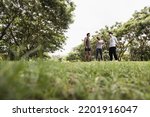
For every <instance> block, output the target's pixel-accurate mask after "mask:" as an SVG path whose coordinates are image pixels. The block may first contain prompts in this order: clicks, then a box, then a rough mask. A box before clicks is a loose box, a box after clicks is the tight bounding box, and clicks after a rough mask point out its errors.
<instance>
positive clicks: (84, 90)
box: [0, 60, 150, 99]
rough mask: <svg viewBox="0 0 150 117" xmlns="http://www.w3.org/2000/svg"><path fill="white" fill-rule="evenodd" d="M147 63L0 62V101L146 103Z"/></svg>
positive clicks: (149, 94) (149, 80)
mask: <svg viewBox="0 0 150 117" xmlns="http://www.w3.org/2000/svg"><path fill="white" fill-rule="evenodd" d="M149 68H150V62H101V63H99V62H73V63H70V62H61V63H60V62H56V61H40V60H39V61H18V62H9V61H3V62H0V99H150V71H149Z"/></svg>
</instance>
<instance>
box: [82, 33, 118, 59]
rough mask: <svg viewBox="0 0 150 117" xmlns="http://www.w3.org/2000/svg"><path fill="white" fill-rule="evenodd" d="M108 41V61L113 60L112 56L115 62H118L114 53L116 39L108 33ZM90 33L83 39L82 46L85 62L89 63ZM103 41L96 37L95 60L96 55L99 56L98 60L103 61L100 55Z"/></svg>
mask: <svg viewBox="0 0 150 117" xmlns="http://www.w3.org/2000/svg"><path fill="white" fill-rule="evenodd" d="M109 36H110V40H109V57H110V61H112V60H113V56H114V58H115V60H118V58H117V53H116V45H117V43H118V41H117V38H116V37H115V36H114V35H113V33H112V32H109ZM89 38H90V33H87V35H86V37H85V38H84V46H85V60H86V61H91V45H90V39H89ZM103 44H104V41H103V40H102V39H101V38H99V37H97V43H96V60H98V54H100V60H103V55H102V47H103Z"/></svg>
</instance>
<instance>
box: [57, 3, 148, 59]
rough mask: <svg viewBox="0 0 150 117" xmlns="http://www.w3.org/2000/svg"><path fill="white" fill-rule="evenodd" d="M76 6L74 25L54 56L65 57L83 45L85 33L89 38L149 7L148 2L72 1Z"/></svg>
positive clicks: (70, 27)
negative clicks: (62, 45) (89, 34)
mask: <svg viewBox="0 0 150 117" xmlns="http://www.w3.org/2000/svg"><path fill="white" fill-rule="evenodd" d="M72 1H74V3H75V5H76V9H75V11H74V17H73V19H74V23H73V24H71V25H70V26H69V29H68V31H67V32H66V33H65V35H66V36H67V37H68V39H67V41H66V44H65V45H64V47H63V48H64V49H63V50H62V52H61V51H56V52H55V53H54V55H60V56H63V55H67V54H68V53H69V52H71V51H72V49H73V48H74V47H76V46H78V45H79V44H81V43H83V42H82V40H83V39H84V37H85V36H86V33H91V36H92V35H94V33H95V32H96V31H98V30H100V29H101V28H103V27H105V26H106V25H107V26H112V25H113V24H115V22H126V21H128V20H129V19H130V18H131V17H132V14H133V13H134V12H135V11H136V10H137V11H140V10H141V9H143V8H144V7H145V6H149V7H150V0H72Z"/></svg>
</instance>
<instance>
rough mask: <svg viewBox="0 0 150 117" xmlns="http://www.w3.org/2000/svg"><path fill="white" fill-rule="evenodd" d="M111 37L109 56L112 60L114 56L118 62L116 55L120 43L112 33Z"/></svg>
mask: <svg viewBox="0 0 150 117" xmlns="http://www.w3.org/2000/svg"><path fill="white" fill-rule="evenodd" d="M109 35H110V41H109V56H110V60H111V61H112V60H113V56H114V58H115V60H118V57H117V54H116V45H117V43H118V41H117V38H116V37H115V36H114V35H113V33H112V32H109Z"/></svg>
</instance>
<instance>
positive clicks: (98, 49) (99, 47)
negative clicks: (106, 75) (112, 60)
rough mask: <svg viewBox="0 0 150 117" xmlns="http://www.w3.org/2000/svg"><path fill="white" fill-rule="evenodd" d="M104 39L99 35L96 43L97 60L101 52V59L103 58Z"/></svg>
mask: <svg viewBox="0 0 150 117" xmlns="http://www.w3.org/2000/svg"><path fill="white" fill-rule="evenodd" d="M103 44H104V41H103V40H102V39H101V38H99V37H97V43H96V60H98V54H100V59H99V60H103V55H102V47H103Z"/></svg>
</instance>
